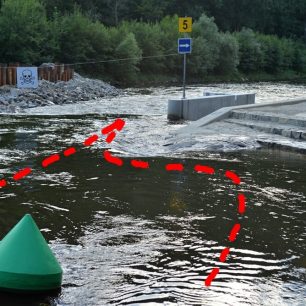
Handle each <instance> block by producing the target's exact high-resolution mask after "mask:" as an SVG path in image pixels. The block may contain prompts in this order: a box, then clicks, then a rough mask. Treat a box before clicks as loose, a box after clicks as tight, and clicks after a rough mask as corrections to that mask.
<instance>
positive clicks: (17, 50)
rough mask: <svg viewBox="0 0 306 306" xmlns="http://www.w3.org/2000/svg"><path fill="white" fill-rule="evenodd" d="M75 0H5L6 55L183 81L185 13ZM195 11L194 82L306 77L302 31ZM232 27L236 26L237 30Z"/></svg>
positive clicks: (109, 77)
mask: <svg viewBox="0 0 306 306" xmlns="http://www.w3.org/2000/svg"><path fill="white" fill-rule="evenodd" d="M57 2H58V1H56V3H57ZM70 2H72V3H74V5H72V6H71V7H70V9H69V8H66V9H60V8H58V7H57V6H56V5H55V4H54V5H51V3H52V2H51V1H50V0H44V1H43V2H41V1H39V0H27V1H21V0H3V1H2V2H1V1H0V5H1V8H0V45H1V49H0V62H3V63H11V62H20V63H22V64H23V65H40V64H41V63H44V62H62V63H66V64H72V66H73V68H74V69H75V71H77V72H79V73H81V74H83V75H86V76H87V77H93V78H99V79H103V80H104V81H107V82H110V83H112V84H114V85H116V86H119V87H127V86H129V87H131V86H132V87H135V86H139V87H141V86H147V85H161V84H172V85H173V84H180V83H181V75H182V56H179V55H177V39H178V38H179V37H181V36H182V35H181V34H179V33H178V15H175V14H173V15H172V16H168V15H165V14H159V17H158V18H157V17H156V18H153V17H152V18H147V20H146V19H143V18H142V17H141V18H140V17H139V16H138V17H137V16H136V15H135V16H131V14H132V13H131V12H130V13H129V14H130V15H127V16H126V18H125V17H124V14H123V13H122V12H121V13H120V14H121V15H120V16H121V17H120V18H119V17H118V16H119V15H118V16H117V19H116V22H115V25H114V24H112V22H110V21H108V22H106V21H104V20H106V19H107V18H104V16H103V15H101V14H100V15H99V16H95V15H94V14H92V11H91V10H90V9H93V8H94V4H93V3H91V2H89V4H88V6H89V7H90V9H89V8H87V9H85V7H84V5H83V6H82V3H83V2H82V1H78V2H76V1H72V0H71V1H70ZM102 2H103V1H102ZM114 2H117V1H114ZM123 2H125V3H126V4H129V3H132V2H133V1H132V0H125V1H123ZM138 2H141V3H142V1H138ZM146 2H147V3H151V4H152V3H153V2H152V1H146ZM167 2H169V1H165V3H167ZM195 2H200V1H195ZM221 2H222V5H223V6H224V8H226V4H225V2H223V1H221ZM221 2H220V3H221ZM247 2H248V1H247ZM253 2H254V1H253ZM255 2H258V1H255ZM280 2H281V3H283V1H282V0H280ZM133 3H134V4H133V5H136V4H135V1H134V2H133ZM57 4H58V5H59V3H57ZM77 4H78V6H77ZM108 5H111V4H108ZM118 5H119V4H118ZM131 5H132V4H131ZM253 5H254V4H253ZM91 6H92V7H91ZM179 7H180V5H179V4H178V9H179ZM117 9H118V8H117ZM152 9H153V7H152ZM97 10H98V8H97ZM90 12H91V13H90ZM117 13H118V12H117ZM164 13H165V12H164ZM126 14H128V13H126ZM194 14H197V18H194V23H193V31H192V33H191V37H192V38H193V52H192V54H191V55H189V56H188V66H187V71H188V75H187V78H188V82H189V84H192V83H206V82H209V83H214V82H247V81H290V80H297V81H299V82H303V81H304V80H305V79H306V45H305V42H304V39H303V37H299V36H298V35H296V34H294V35H293V34H292V33H287V34H288V35H287V37H286V36H285V35H284V36H282V37H280V36H277V35H275V34H271V33H267V34H263V33H260V32H258V31H257V28H259V25H257V27H256V26H254V30H253V29H251V28H247V27H244V26H243V25H240V26H239V27H237V26H235V27H233V26H232V27H231V26H229V27H228V28H229V30H224V29H226V27H225V26H224V25H222V22H220V20H219V22H218V23H219V24H221V29H220V28H219V27H218V25H217V21H218V18H216V20H215V19H214V18H213V17H208V16H207V15H206V14H205V12H204V11H203V9H201V13H199V12H198V11H197V12H196V13H194ZM164 15H165V16H164ZM228 18H229V19H230V17H228ZM267 18H268V17H267ZM271 18H272V17H271ZM233 20H236V19H234V18H233ZM103 21H104V22H103ZM268 21H269V19H267V21H266V22H268ZM228 22H229V23H230V20H228ZM232 28H235V29H236V30H232V31H230V30H231V29H232ZM276 30H278V28H276V27H275V32H277V31H276ZM296 31H297V30H296ZM284 34H286V33H284ZM288 36H289V37H288ZM21 46H22V47H21ZM118 59H121V60H119V61H118Z"/></svg>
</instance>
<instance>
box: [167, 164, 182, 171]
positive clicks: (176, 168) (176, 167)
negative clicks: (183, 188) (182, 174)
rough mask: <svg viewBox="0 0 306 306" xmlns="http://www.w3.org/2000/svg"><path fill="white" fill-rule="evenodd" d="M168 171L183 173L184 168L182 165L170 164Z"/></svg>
mask: <svg viewBox="0 0 306 306" xmlns="http://www.w3.org/2000/svg"><path fill="white" fill-rule="evenodd" d="M166 170H167V171H183V170H184V166H183V165H182V164H168V165H166Z"/></svg>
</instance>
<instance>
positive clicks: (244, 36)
mask: <svg viewBox="0 0 306 306" xmlns="http://www.w3.org/2000/svg"><path fill="white" fill-rule="evenodd" d="M235 36H236V38H237V40H238V43H239V58H240V64H239V69H241V71H243V72H254V71H258V70H260V68H261V67H262V65H263V60H264V54H263V50H262V49H261V45H260V43H259V41H258V40H257V37H256V34H255V33H254V32H253V31H252V30H251V29H245V28H243V30H242V31H241V32H238V33H236V34H235Z"/></svg>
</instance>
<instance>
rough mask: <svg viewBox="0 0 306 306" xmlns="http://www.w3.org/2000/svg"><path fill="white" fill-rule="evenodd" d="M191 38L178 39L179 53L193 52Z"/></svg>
mask: <svg viewBox="0 0 306 306" xmlns="http://www.w3.org/2000/svg"><path fill="white" fill-rule="evenodd" d="M191 42H192V40H191V38H179V39H178V53H179V54H187V53H191Z"/></svg>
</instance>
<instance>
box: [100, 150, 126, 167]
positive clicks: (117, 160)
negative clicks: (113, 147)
mask: <svg viewBox="0 0 306 306" xmlns="http://www.w3.org/2000/svg"><path fill="white" fill-rule="evenodd" d="M104 158H105V160H106V161H107V162H109V163H110V164H114V165H116V166H119V167H121V166H123V160H122V159H121V158H118V157H114V156H112V155H111V153H110V152H109V151H104Z"/></svg>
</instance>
